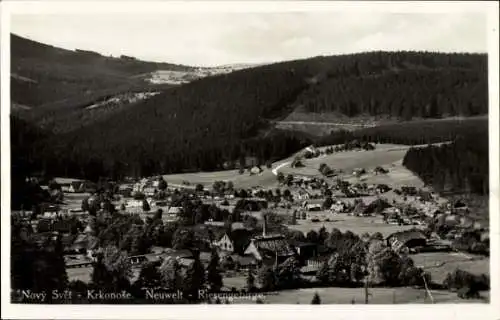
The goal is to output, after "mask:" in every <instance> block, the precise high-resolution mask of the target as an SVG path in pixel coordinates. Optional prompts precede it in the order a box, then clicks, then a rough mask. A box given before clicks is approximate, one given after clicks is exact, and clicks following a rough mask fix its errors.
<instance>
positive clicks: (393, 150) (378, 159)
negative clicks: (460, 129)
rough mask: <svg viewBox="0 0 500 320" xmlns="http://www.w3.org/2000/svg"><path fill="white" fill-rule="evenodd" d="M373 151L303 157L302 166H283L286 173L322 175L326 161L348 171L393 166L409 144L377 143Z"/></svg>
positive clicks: (333, 166) (332, 165)
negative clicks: (310, 157) (320, 170)
mask: <svg viewBox="0 0 500 320" xmlns="http://www.w3.org/2000/svg"><path fill="white" fill-rule="evenodd" d="M376 148H377V149H376V150H373V151H346V152H338V153H333V154H330V155H324V156H320V157H318V158H313V159H303V161H302V163H303V164H304V167H302V168H290V167H283V168H282V170H281V171H282V172H283V173H284V174H289V173H291V174H299V175H305V176H320V173H319V171H318V168H319V166H320V164H322V163H325V164H327V165H328V166H329V167H331V168H332V169H340V170H343V171H345V172H346V173H351V171H352V170H354V169H356V168H365V169H372V168H375V167H377V166H391V165H392V164H393V163H395V162H397V161H401V160H402V159H403V158H404V156H405V154H406V151H407V150H408V149H409V148H410V147H409V146H397V145H376Z"/></svg>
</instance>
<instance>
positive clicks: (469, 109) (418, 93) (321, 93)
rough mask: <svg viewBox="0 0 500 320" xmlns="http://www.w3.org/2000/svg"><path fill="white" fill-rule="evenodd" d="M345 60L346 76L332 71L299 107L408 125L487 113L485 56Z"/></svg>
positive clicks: (385, 55)
mask: <svg viewBox="0 0 500 320" xmlns="http://www.w3.org/2000/svg"><path fill="white" fill-rule="evenodd" d="M348 58H350V59H348ZM345 59H346V60H347V61H346V64H347V67H346V70H347V71H345V70H342V71H338V70H331V71H329V72H327V74H326V76H325V77H326V78H325V79H322V80H318V82H317V83H315V84H314V85H311V86H310V87H309V88H308V89H307V90H305V91H304V92H303V93H302V94H301V95H300V96H299V97H298V99H297V101H296V103H295V105H297V106H302V107H303V108H304V109H305V110H306V111H309V112H340V113H342V114H345V115H347V116H350V117H354V116H357V115H360V114H365V115H366V114H368V115H372V116H377V115H389V116H392V117H397V118H401V119H404V120H410V119H412V118H416V117H417V118H439V117H444V116H453V115H462V116H471V115H477V114H485V113H487V110H488V94H487V92H488V86H487V81H488V79H487V64H486V62H487V61H486V56H480V55H458V54H457V55H443V54H430V53H413V52H403V53H373V54H362V55H359V56H356V55H354V56H348V57H346V58H345Z"/></svg>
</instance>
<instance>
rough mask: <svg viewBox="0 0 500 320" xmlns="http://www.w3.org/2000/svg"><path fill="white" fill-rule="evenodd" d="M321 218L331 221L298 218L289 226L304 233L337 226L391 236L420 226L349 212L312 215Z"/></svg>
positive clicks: (348, 229)
mask: <svg viewBox="0 0 500 320" xmlns="http://www.w3.org/2000/svg"><path fill="white" fill-rule="evenodd" d="M311 216H314V217H317V218H319V219H320V220H324V219H326V218H328V219H330V221H329V222H325V221H321V222H311V221H310V220H297V224H296V225H290V226H288V227H289V228H290V229H292V230H299V231H302V232H304V233H307V232H308V231H310V230H315V231H318V230H319V229H321V227H323V226H324V227H325V228H326V230H327V231H329V232H330V231H331V230H332V229H333V228H337V229H339V230H340V231H342V232H346V231H351V232H353V233H355V234H358V235H362V234H363V233H365V232H368V233H369V234H373V233H375V232H380V233H381V234H382V235H383V236H384V237H387V236H389V235H390V234H392V233H394V232H397V231H402V230H408V229H411V228H415V227H417V228H418V227H419V226H400V225H393V224H386V223H384V222H383V220H382V217H380V216H377V217H355V216H348V215H347V214H343V213H341V214H339V215H333V214H331V213H329V212H324V213H316V214H314V215H311Z"/></svg>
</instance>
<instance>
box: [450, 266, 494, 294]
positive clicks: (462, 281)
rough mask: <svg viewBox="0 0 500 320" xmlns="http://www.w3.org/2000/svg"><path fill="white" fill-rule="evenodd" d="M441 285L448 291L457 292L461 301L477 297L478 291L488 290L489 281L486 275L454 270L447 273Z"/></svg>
mask: <svg viewBox="0 0 500 320" xmlns="http://www.w3.org/2000/svg"><path fill="white" fill-rule="evenodd" d="M443 285H444V286H445V287H446V288H448V290H450V291H457V295H458V296H459V297H460V298H462V299H469V298H476V297H479V291H483V290H489V288H490V279H489V277H488V276H487V275H485V274H482V275H474V274H471V273H469V272H467V271H463V270H460V269H456V270H455V271H454V272H453V273H448V275H447V276H446V279H445V280H444V281H443Z"/></svg>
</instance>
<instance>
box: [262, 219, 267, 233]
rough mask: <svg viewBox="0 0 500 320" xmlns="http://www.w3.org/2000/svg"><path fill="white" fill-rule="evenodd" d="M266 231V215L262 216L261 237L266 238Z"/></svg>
mask: <svg viewBox="0 0 500 320" xmlns="http://www.w3.org/2000/svg"><path fill="white" fill-rule="evenodd" d="M266 229H267V214H265V215H264V224H263V226H262V237H265V236H266V231H267V230H266Z"/></svg>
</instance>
